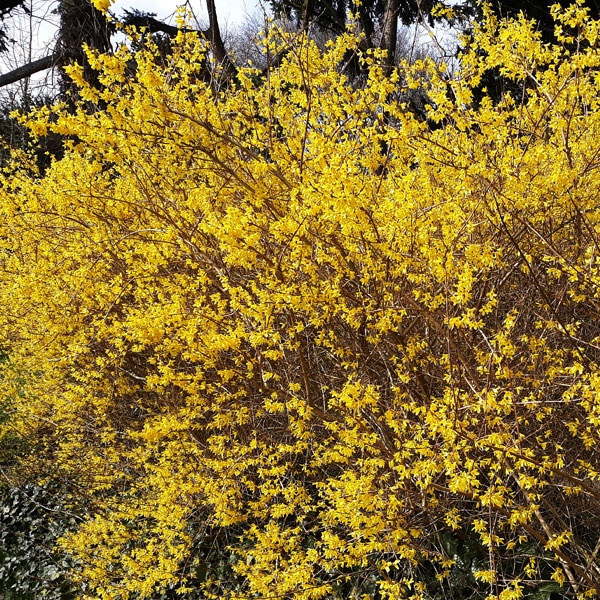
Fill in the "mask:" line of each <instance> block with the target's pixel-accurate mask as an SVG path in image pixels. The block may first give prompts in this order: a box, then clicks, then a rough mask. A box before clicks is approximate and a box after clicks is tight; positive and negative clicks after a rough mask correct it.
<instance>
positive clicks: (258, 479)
mask: <svg viewBox="0 0 600 600" xmlns="http://www.w3.org/2000/svg"><path fill="white" fill-rule="evenodd" d="M100 4H102V5H103V6H104V3H100ZM556 18H557V24H558V28H559V43H558V44H556V45H554V46H549V45H544V44H542V42H541V41H540V37H539V35H538V34H537V33H535V31H534V25H533V24H532V23H529V22H527V21H526V20H524V19H520V20H517V21H511V22H498V21H495V20H494V19H492V18H491V17H488V19H487V21H486V23H485V25H483V26H481V27H480V28H479V29H477V30H476V32H475V34H474V37H473V39H472V40H471V43H470V45H469V50H468V52H466V53H465V55H464V56H463V59H462V66H461V70H460V72H458V73H449V72H448V69H447V68H446V67H445V65H443V64H438V63H436V62H434V61H432V60H425V61H421V62H418V63H416V64H414V65H411V66H409V65H403V66H402V67H401V68H399V69H395V70H393V72H392V73H391V74H388V69H386V68H384V65H383V62H382V60H381V56H379V55H378V54H377V53H373V54H367V55H361V56H360V60H361V61H362V64H363V66H364V69H365V71H364V72H365V73H366V74H365V75H364V76H355V75H350V74H349V72H348V69H346V66H347V63H348V57H349V56H351V55H352V54H353V53H355V54H356V53H358V54H360V52H359V43H358V40H357V39H356V38H355V37H354V36H353V35H351V34H346V35H343V36H340V37H339V38H338V39H337V40H336V41H335V42H332V43H330V44H329V45H328V47H327V48H326V49H325V50H319V49H318V48H317V46H316V45H315V44H314V43H313V42H311V41H307V40H306V38H304V37H291V36H286V35H283V34H274V35H272V36H270V37H268V38H267V40H266V42H265V52H266V53H267V54H268V55H269V56H274V55H275V54H277V53H280V52H282V53H283V56H284V57H283V59H282V60H281V61H280V63H279V64H278V66H277V67H276V68H275V67H274V68H271V69H269V70H268V71H266V72H261V71H257V70H253V69H241V70H239V71H238V72H237V74H236V76H235V78H234V81H232V82H231V83H229V84H227V85H225V84H223V85H221V86H220V87H219V85H217V83H216V80H215V79H214V78H213V79H207V77H206V69H207V60H206V48H205V44H204V42H203V41H202V40H201V39H199V38H198V37H196V36H195V35H194V34H192V33H189V32H186V33H183V32H182V33H180V35H179V37H178V39H177V42H176V43H175V44H174V46H173V51H172V54H171V55H170V56H168V57H167V58H166V59H163V60H162V62H161V60H159V59H158V57H157V54H156V52H155V51H154V50H153V48H152V47H151V46H148V47H147V48H146V49H143V50H140V51H138V52H136V53H133V52H129V51H127V50H125V49H123V50H121V51H120V52H119V53H117V54H116V55H114V56H94V55H91V56H90V63H91V64H92V66H93V67H94V68H96V69H97V70H98V72H99V77H98V78H99V82H100V84H101V87H100V88H92V87H90V85H89V84H87V83H86V82H85V81H84V79H83V77H82V74H81V71H80V70H79V69H78V68H76V67H73V68H71V71H70V73H71V76H72V77H73V79H74V80H75V81H77V82H78V83H79V85H80V88H81V92H80V93H81V102H80V105H79V107H78V108H77V110H75V111H71V110H68V109H67V108H66V107H62V106H57V107H55V108H53V109H46V110H40V111H38V112H37V113H34V114H33V115H30V116H28V117H23V119H24V120H25V121H26V122H27V123H28V125H29V126H30V128H31V130H32V132H33V133H34V134H35V135H38V136H41V135H44V134H45V133H47V132H49V131H52V132H54V133H59V134H62V135H64V136H65V139H66V140H67V141H66V142H65V143H66V149H65V153H64V156H63V157H61V158H60V159H55V160H54V161H53V163H52V165H51V166H50V167H49V168H48V169H47V170H46V171H45V172H44V173H38V172H36V169H35V167H34V165H33V163H32V161H31V160H30V159H28V158H27V156H25V155H22V154H21V155H17V154H15V155H14V157H13V161H12V162H11V163H10V164H9V165H7V166H6V167H5V169H4V172H3V174H2V183H1V185H0V305H1V310H0V327H1V332H2V340H1V344H2V347H3V348H5V349H6V351H7V352H8V354H9V356H10V360H9V361H8V362H7V363H6V367H5V368H4V373H3V378H2V380H1V381H0V387H1V393H2V395H3V396H4V397H7V398H10V403H11V408H12V411H13V416H12V419H11V421H10V423H8V424H5V425H2V427H3V428H4V429H3V430H2V431H4V432H5V431H7V430H8V428H9V427H10V428H11V429H12V430H17V431H19V432H20V434H21V435H23V436H26V437H29V438H31V439H33V438H38V439H41V440H43V442H44V445H45V448H46V456H45V459H51V460H52V461H53V465H54V468H55V469H56V472H57V473H59V474H60V476H61V477H64V478H69V480H70V481H72V482H74V483H73V485H76V486H77V488H76V489H77V490H78V496H76V497H74V499H73V503H74V504H77V503H78V502H79V504H80V505H83V506H85V509H86V511H87V517H88V518H87V519H86V520H85V521H84V522H83V523H82V524H81V526H80V527H79V528H78V530H77V531H76V532H74V533H73V534H71V535H69V536H67V537H66V538H65V539H63V540H62V546H63V548H64V549H66V550H68V551H69V552H71V553H73V554H74V555H75V556H76V557H77V559H78V561H79V564H80V566H81V568H80V571H79V572H78V573H77V574H76V576H77V577H79V579H80V580H81V581H82V582H84V583H85V585H84V586H83V588H82V589H85V590H87V591H86V592H85V597H86V598H97V599H102V600H108V599H111V600H117V599H118V600H125V599H128V598H134V597H135V598H143V597H150V596H151V595H152V594H153V593H154V592H156V591H157V590H161V589H164V588H166V587H167V586H180V587H179V591H180V593H181V595H182V597H185V594H186V589H189V588H190V587H195V588H198V587H202V588H203V590H204V591H203V593H205V594H206V597H222V596H231V597H242V596H243V597H256V598H260V597H262V598H265V597H266V598H278V597H281V598H294V599H297V600H313V599H314V600H316V599H320V598H335V597H344V598H346V597H351V596H353V595H356V596H358V595H360V594H362V593H363V592H364V589H366V587H365V586H367V584H368V586H371V587H370V588H368V589H370V590H372V591H370V592H368V593H370V594H378V597H381V598H388V597H389V598H415V599H417V598H427V597H430V596H428V593H429V592H428V590H427V586H428V585H429V583H428V579H427V577H426V574H427V572H429V573H435V574H436V576H435V577H432V580H433V581H436V582H438V584H439V585H442V586H443V585H446V584H445V583H444V582H445V581H448V579H449V578H450V576H451V572H452V569H453V565H454V564H455V562H456V556H455V555H453V554H452V552H448V551H447V550H445V549H444V545H443V544H442V543H441V542H440V540H443V539H444V537H443V536H444V535H446V533H447V532H458V533H460V535H461V536H463V538H474V539H475V540H476V542H477V544H479V547H480V548H482V549H483V555H484V556H485V557H486V561H487V562H486V564H482V565H480V568H478V569H477V570H476V572H475V573H474V577H475V579H477V580H478V581H480V582H482V583H481V585H482V586H487V587H486V588H485V589H487V590H490V594H491V597H493V598H503V599H509V598H515V599H517V598H521V597H523V595H524V594H526V593H527V592H528V590H529V591H531V589H533V588H532V587H531V586H532V585H533V583H532V582H534V581H538V580H540V579H543V577H544V576H542V574H541V573H542V569H543V568H546V567H545V565H548V564H550V565H552V567H551V568H552V570H551V577H552V579H553V580H554V581H556V582H557V584H560V585H561V586H564V589H569V590H570V591H572V592H574V593H577V594H579V595H580V596H581V597H585V596H586V595H587V596H588V597H593V596H594V594H596V593H598V590H597V589H596V588H597V582H598V581H600V556H599V553H598V547H597V545H596V543H597V541H598V537H599V535H600V531H599V529H600V528H599V526H598V522H599V517H600V484H599V482H598V478H599V475H600V461H599V455H598V448H599V443H600V439H599V432H600V401H599V398H600V374H599V364H600V318H599V317H600V246H599V243H600V203H599V201H598V198H599V197H600V92H599V91H598V90H599V84H600V40H599V39H598V32H599V31H600V22H596V21H592V20H590V18H589V17H588V15H587V14H586V11H585V10H584V9H582V8H581V7H580V6H578V5H576V6H574V7H572V8H571V9H568V10H566V11H563V12H560V11H558V10H557V11H556ZM560 28H564V31H565V32H566V33H561V32H562V29H560ZM490 69H497V71H498V72H499V73H500V74H501V75H502V76H503V77H505V79H506V81H508V82H511V83H512V85H513V88H511V89H513V91H511V92H507V93H506V95H505V96H504V97H502V98H501V99H499V100H497V101H492V100H491V99H490V98H488V97H487V96H486V93H485V90H482V89H481V86H480V81H481V78H482V76H483V74H484V73H485V72H486V71H487V70H490ZM415 87H420V88H421V89H423V90H424V92H425V93H426V95H427V98H428V100H427V102H428V106H427V111H428V114H427V119H424V118H422V117H420V116H419V115H415V114H414V113H412V112H411V111H410V110H409V109H408V107H407V103H406V101H407V94H409V93H410V90H411V89H412V88H415ZM508 87H509V88H510V86H508ZM514 90H519V91H518V93H516V92H515V91H514ZM596 309H598V311H599V312H596ZM43 458H44V457H42V456H34V457H31V458H30V459H29V460H31V461H32V462H35V461H36V460H37V461H41V460H42V459H43ZM217 539H218V540H221V541H220V542H218V543H220V544H222V545H221V546H219V547H220V548H222V549H223V551H224V552H225V551H227V553H228V556H229V557H230V563H231V566H230V571H229V575H230V576H229V579H226V578H223V577H220V576H219V574H218V573H216V572H212V571H211V570H210V568H209V567H210V565H208V567H206V565H204V566H203V563H202V561H203V558H202V556H201V553H200V552H199V551H198V550H197V549H198V547H206V548H209V547H212V545H214V544H217V542H216V541H215V540H217ZM199 544H200V546H199ZM202 544H205V545H204V546H202ZM527 544H530V545H531V546H532V547H533V548H535V549H536V550H535V551H532V552H531V553H530V554H529V555H527V556H526V557H525V559H524V561H523V562H521V563H520V562H519V561H518V560H516V559H511V558H510V557H511V556H513V557H514V556H515V553H516V552H517V549H518V548H522V547H523V546H525V545H527ZM507 557H508V558H507ZM507 561H512V562H510V567H511V568H508V567H507V565H508V564H509V563H508V562H507ZM190 564H193V565H196V567H195V568H196V570H195V571H194V570H193V569H190V568H188V567H189V565H190ZM200 573H201V574H200ZM361 585H362V586H363V587H362V588H361ZM186 586H187V587H186ZM368 586H367V587H368ZM361 589H362V590H363V591H361Z"/></svg>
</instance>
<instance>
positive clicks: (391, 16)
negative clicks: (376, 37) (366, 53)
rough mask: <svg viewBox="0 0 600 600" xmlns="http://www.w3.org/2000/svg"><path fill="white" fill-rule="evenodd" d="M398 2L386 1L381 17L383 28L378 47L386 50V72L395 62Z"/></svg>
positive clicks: (395, 0) (396, 0)
mask: <svg viewBox="0 0 600 600" xmlns="http://www.w3.org/2000/svg"><path fill="white" fill-rule="evenodd" d="M399 12H400V0H387V4H386V6H385V13H384V16H383V27H382V34H381V42H380V44H379V47H380V48H381V49H382V50H387V58H386V64H387V67H388V71H389V70H391V68H392V67H393V66H394V63H395V60H396V43H397V39H398V14H399Z"/></svg>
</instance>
